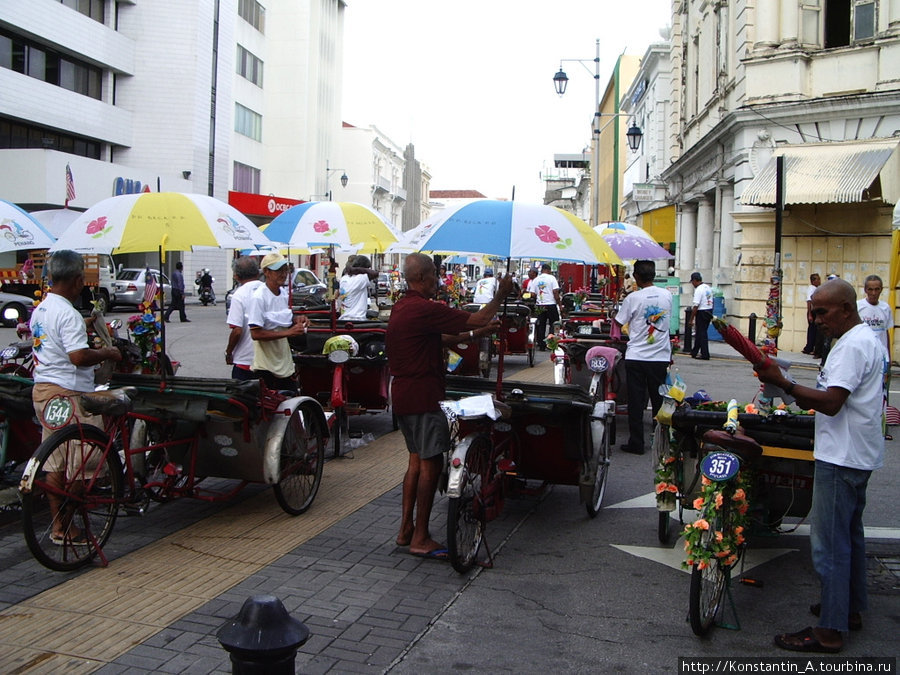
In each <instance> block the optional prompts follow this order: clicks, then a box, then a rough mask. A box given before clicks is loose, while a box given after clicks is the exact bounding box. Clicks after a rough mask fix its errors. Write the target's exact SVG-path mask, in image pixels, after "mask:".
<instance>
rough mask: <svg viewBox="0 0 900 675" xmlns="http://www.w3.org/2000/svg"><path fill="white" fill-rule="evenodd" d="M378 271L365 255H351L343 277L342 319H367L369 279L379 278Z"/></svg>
mask: <svg viewBox="0 0 900 675" xmlns="http://www.w3.org/2000/svg"><path fill="white" fill-rule="evenodd" d="M377 278H378V272H376V271H375V270H373V269H372V263H371V262H370V261H369V258H368V257H367V256H364V255H357V256H351V257H350V259H349V260H347V266H346V267H345V268H344V276H342V277H341V285H340V295H339V296H338V301H339V303H340V306H341V315H340V317H338V318H339V319H340V320H341V321H365V320H366V310H368V309H369V280H370V279H377Z"/></svg>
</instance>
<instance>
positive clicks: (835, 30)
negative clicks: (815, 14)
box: [825, 0, 877, 49]
mask: <svg viewBox="0 0 900 675" xmlns="http://www.w3.org/2000/svg"><path fill="white" fill-rule="evenodd" d="M876 18H877V7H876V0H827V2H826V3H825V48H826V49H829V48H832V47H847V46H849V45H851V44H854V43H855V42H858V41H859V42H862V41H865V40H871V39H872V38H874V37H875V21H876Z"/></svg>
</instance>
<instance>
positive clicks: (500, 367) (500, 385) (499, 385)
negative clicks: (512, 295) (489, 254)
mask: <svg viewBox="0 0 900 675" xmlns="http://www.w3.org/2000/svg"><path fill="white" fill-rule="evenodd" d="M509 261H510V259H509V258H507V259H506V274H507V276H509V264H510V263H509ZM508 304H509V296H508V295H507V296H506V297H505V298H503V314H502V315H501V316H502V317H503V318H501V319H500V352H499V354H498V356H497V400H498V401H502V400H503V356H504V354H506V331H505V330H504V328H503V319H505V318H506V307H507V305H508Z"/></svg>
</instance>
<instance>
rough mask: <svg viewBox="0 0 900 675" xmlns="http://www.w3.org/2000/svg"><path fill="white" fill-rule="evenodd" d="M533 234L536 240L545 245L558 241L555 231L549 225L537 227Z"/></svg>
mask: <svg viewBox="0 0 900 675" xmlns="http://www.w3.org/2000/svg"><path fill="white" fill-rule="evenodd" d="M534 233H535V234H536V235H537V238H538V239H540V240H541V241H543V242H544V243H547V244H555V243H556V242H558V241H559V235H558V234H556V230H554V229H553V228H551V227H550V226H549V225H539V226H538V227H536V228H534Z"/></svg>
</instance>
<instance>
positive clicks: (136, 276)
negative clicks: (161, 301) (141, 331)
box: [110, 267, 172, 307]
mask: <svg viewBox="0 0 900 675" xmlns="http://www.w3.org/2000/svg"><path fill="white" fill-rule="evenodd" d="M146 272H147V270H146V268H144V267H126V268H125V269H122V270H119V273H118V274H117V275H116V297H115V300H112V301H111V303H110V304H111V305H134V306H135V307H136V306H137V305H139V304H141V303H142V302H143V301H144V293H145V291H146V288H147V282H146V279H145V278H144V277H146ZM150 272H151V273H152V274H154V275H156V281H157V283H159V282H160V280H161V281H162V286H163V293H164V294H165V297H166V302H168V298H171V297H172V286H171V285H170V284H169V279H168V277H166V275H165V274H160V272H159V270H155V269H151V270H150Z"/></svg>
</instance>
